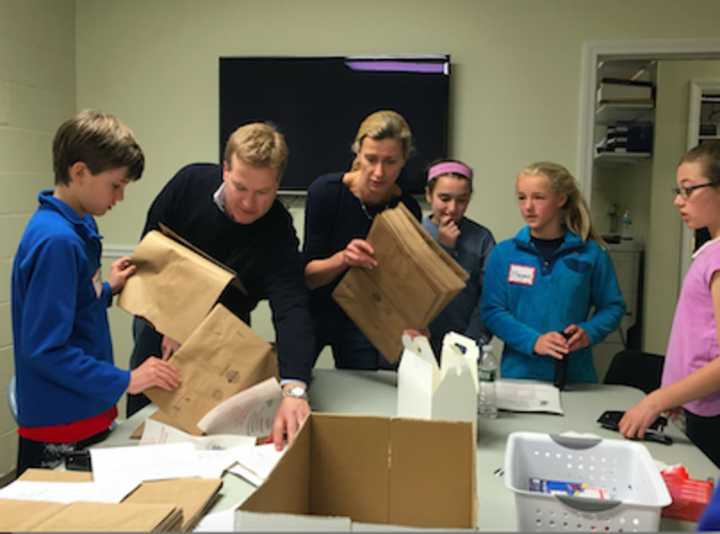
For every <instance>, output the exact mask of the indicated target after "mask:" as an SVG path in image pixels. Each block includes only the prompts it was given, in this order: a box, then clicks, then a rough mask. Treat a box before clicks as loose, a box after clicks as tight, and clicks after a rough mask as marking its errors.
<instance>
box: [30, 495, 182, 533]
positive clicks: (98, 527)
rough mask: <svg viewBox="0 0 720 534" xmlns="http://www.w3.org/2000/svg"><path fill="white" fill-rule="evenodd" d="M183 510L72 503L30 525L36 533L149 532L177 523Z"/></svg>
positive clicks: (145, 505)
mask: <svg viewBox="0 0 720 534" xmlns="http://www.w3.org/2000/svg"><path fill="white" fill-rule="evenodd" d="M181 518H182V513H181V512H180V510H179V509H178V508H176V507H175V506H174V505H172V504H130V503H119V504H108V503H90V502H74V503H70V504H67V505H62V508H61V509H59V510H58V511H57V512H56V513H54V514H52V515H51V516H50V517H48V518H46V519H45V520H44V521H42V522H40V523H39V524H37V525H35V526H33V527H32V528H31V529H30V530H32V531H38V532H150V531H155V530H159V531H168V530H169V529H170V528H173V527H175V528H176V527H177V526H179V524H180V523H179V520H180V521H181V520H182V519H181Z"/></svg>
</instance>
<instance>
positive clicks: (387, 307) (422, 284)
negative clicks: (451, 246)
mask: <svg viewBox="0 0 720 534" xmlns="http://www.w3.org/2000/svg"><path fill="white" fill-rule="evenodd" d="M367 240H368V241H369V242H370V244H371V245H372V246H373V248H374V249H375V259H376V260H377V261H378V267H376V268H375V269H363V268H358V267H354V268H351V269H350V270H349V271H348V272H347V273H346V274H345V276H344V277H343V279H342V280H341V281H340V283H339V284H338V286H337V287H336V288H335V291H334V292H333V298H334V299H335V300H336V301H337V303H338V304H339V305H340V306H341V307H342V309H343V310H345V313H347V314H348V316H349V317H350V318H351V319H352V320H353V321H354V322H355V324H356V325H357V326H358V328H360V330H361V331H362V332H363V333H364V334H365V336H367V338H368V339H369V340H370V341H371V342H372V344H373V345H374V346H375V347H376V348H377V349H378V350H379V351H380V352H381V353H382V354H383V356H384V357H385V358H386V359H387V360H388V361H389V362H396V361H397V360H398V358H399V357H400V353H401V352H402V350H403V345H402V341H401V337H402V333H403V331H404V330H406V329H408V328H413V329H418V330H421V329H424V328H427V326H428V325H429V324H430V322H431V321H432V320H433V319H434V318H435V317H436V316H437V315H438V314H439V313H440V312H441V311H442V310H443V308H445V306H446V305H447V304H448V303H449V302H450V301H451V300H452V299H453V298H454V297H455V295H457V294H458V292H460V290H461V289H462V288H464V287H465V281H466V280H467V279H468V274H467V273H466V272H465V271H464V270H463V269H462V267H460V266H459V265H458V264H457V262H455V260H453V259H452V257H451V256H450V255H449V254H448V253H447V252H445V251H444V250H443V249H442V248H441V247H440V246H439V245H438V244H437V243H436V242H435V241H434V240H433V239H432V237H431V236H430V235H428V234H427V232H425V230H423V228H422V226H420V224H419V223H418V222H417V221H416V220H415V218H414V217H413V215H412V214H411V213H410V211H409V210H408V209H407V208H406V207H405V206H404V205H403V204H402V203H400V204H398V206H397V207H396V208H393V209H388V210H385V211H383V212H382V213H380V214H379V215H377V216H376V217H375V220H374V221H373V225H372V227H371V228H370V233H369V234H368V237H367Z"/></svg>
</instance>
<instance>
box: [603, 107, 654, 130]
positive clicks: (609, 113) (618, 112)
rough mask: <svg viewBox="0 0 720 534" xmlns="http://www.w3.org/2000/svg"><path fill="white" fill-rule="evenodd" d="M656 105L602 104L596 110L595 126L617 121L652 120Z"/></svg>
mask: <svg viewBox="0 0 720 534" xmlns="http://www.w3.org/2000/svg"><path fill="white" fill-rule="evenodd" d="M654 109H655V104H652V103H649V102H648V103H647V104H630V103H616V104H601V105H600V106H599V107H598V108H597V109H596V110H595V124H599V125H609V124H613V123H615V122H617V121H623V120H624V121H633V120H650V119H651V118H652V112H653V110H654Z"/></svg>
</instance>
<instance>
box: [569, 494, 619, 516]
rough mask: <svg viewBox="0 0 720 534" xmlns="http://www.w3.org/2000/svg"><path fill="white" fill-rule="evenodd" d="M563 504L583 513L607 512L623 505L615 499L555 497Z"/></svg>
mask: <svg viewBox="0 0 720 534" xmlns="http://www.w3.org/2000/svg"><path fill="white" fill-rule="evenodd" d="M555 498H557V499H558V500H559V501H560V502H561V503H563V504H564V505H565V506H568V507H570V508H574V509H575V510H580V511H581V512H606V511H608V510H611V509H613V508H615V507H617V506H620V505H621V504H622V502H621V501H616V500H614V499H610V500H607V501H606V500H602V501H601V500H599V499H591V498H589V497H573V496H570V495H555Z"/></svg>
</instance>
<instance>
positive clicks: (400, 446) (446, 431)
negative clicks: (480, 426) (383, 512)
mask: <svg viewBox="0 0 720 534" xmlns="http://www.w3.org/2000/svg"><path fill="white" fill-rule="evenodd" d="M390 435H391V438H390V439H391V449H392V450H391V453H390V454H391V456H390V458H391V466H390V501H391V506H390V511H391V514H390V517H389V519H388V520H387V521H386V522H387V523H390V524H400V525H410V526H416V527H423V526H424V527H438V528H439V527H450V528H474V527H475V504H476V503H475V475H474V473H475V434H474V430H473V425H472V424H470V423H452V422H446V421H418V420H413V419H394V420H393V421H392V425H391V426H390ZM418 466H422V468H421V469H418ZM468 473H472V475H471V476H468Z"/></svg>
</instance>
